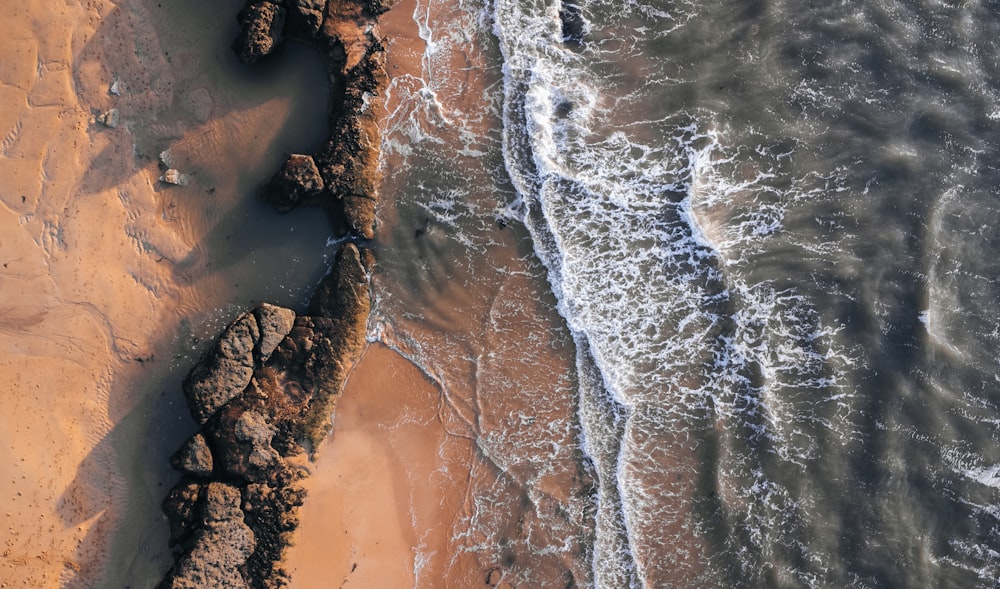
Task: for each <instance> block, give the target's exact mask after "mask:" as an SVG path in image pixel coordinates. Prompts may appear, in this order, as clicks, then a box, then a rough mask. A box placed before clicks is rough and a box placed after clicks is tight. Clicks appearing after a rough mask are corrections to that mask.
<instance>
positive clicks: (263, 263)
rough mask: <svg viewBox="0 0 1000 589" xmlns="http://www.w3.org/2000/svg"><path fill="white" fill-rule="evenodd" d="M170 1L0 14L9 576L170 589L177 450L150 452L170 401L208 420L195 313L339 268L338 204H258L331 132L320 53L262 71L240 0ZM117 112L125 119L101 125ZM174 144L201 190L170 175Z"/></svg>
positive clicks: (184, 430) (212, 315) (0, 334)
mask: <svg viewBox="0 0 1000 589" xmlns="http://www.w3.org/2000/svg"><path fill="white" fill-rule="evenodd" d="M160 4H162V5H164V6H166V8H161V7H159V6H158V4H157V2H155V1H153V0H126V1H124V2H111V1H110V0H67V1H66V2H55V3H53V2H47V1H43V0H26V1H25V2H8V3H5V5H4V9H3V13H4V18H3V19H0V55H3V56H4V57H3V59H2V60H0V105H3V106H2V107H0V390H2V391H3V393H2V394H3V409H4V410H3V411H2V412H0V503H2V505H3V507H2V508H0V510H2V513H3V518H2V522H3V523H2V524H0V586H3V587H31V588H46V587H95V586H122V585H124V584H126V583H129V584H132V586H134V587H138V586H146V587H151V586H153V585H154V584H155V583H156V581H157V580H158V579H156V578H154V577H156V575H158V574H159V573H161V572H162V570H163V568H164V567H165V566H167V564H169V558H168V554H167V553H166V541H165V540H166V531H165V526H164V524H163V523H162V517H160V515H159V513H158V512H159V506H158V504H159V501H160V500H161V499H162V493H164V492H165V490H166V488H167V487H168V485H163V486H162V487H160V486H159V485H161V484H163V482H164V481H165V480H167V479H166V478H165V477H168V476H169V475H166V474H164V473H163V472H162V468H161V465H163V466H165V465H166V459H167V455H168V453H169V451H166V452H164V454H163V455H162V456H157V457H155V459H147V456H145V455H144V454H143V452H144V451H145V449H144V447H145V445H146V444H145V438H144V436H145V435H146V432H147V431H148V430H149V424H151V423H154V422H155V420H156V419H158V418H160V416H157V415H152V414H150V408H151V407H152V406H153V405H152V402H151V401H149V399H150V398H155V396H156V395H158V394H162V395H164V396H165V397H171V396H172V398H173V400H172V401H171V404H173V405H174V406H175V407H174V409H173V413H171V414H170V415H169V416H164V417H169V418H170V419H173V420H179V421H177V424H178V425H176V426H172V427H170V428H168V429H169V430H170V431H168V432H167V433H166V434H164V435H169V436H173V437H176V438H182V437H183V436H184V435H187V434H188V433H190V431H189V430H190V428H191V425H190V423H189V422H187V421H185V420H186V417H183V415H184V408H183V406H182V405H183V404H182V402H181V401H180V391H179V389H178V388H176V381H177V379H178V378H179V377H180V375H182V374H183V373H184V372H185V371H186V370H188V369H189V368H190V365H191V364H192V363H193V361H194V358H193V357H191V356H193V355H195V354H197V351H198V350H199V349H200V348H199V347H198V345H193V346H192V344H191V342H181V344H183V345H182V346H180V347H181V350H180V356H179V360H178V361H177V362H174V363H171V362H170V361H169V359H170V358H171V357H172V356H175V355H177V352H178V350H177V347H178V344H176V343H174V341H173V338H174V337H175V334H176V333H177V332H178V330H179V327H180V325H181V323H182V321H186V322H188V323H189V324H190V326H191V331H192V332H193V333H197V334H199V335H201V334H202V332H214V331H216V329H215V327H216V325H206V324H207V323H209V322H212V323H215V324H224V323H225V322H226V321H228V320H229V319H230V318H231V317H232V315H233V310H232V307H231V306H236V305H239V306H243V305H245V304H246V303H248V302H249V301H248V300H243V299H250V298H257V299H258V300H259V299H264V298H267V299H268V300H272V301H277V302H283V303H284V304H289V303H293V302H295V301H298V300H300V299H302V298H303V297H304V296H307V291H308V289H309V287H310V286H311V284H312V283H314V281H315V280H316V278H318V277H319V275H321V273H322V272H323V261H322V255H323V245H322V244H323V242H324V240H325V232H326V229H325V221H324V220H323V219H322V218H321V216H319V215H312V216H311V218H315V221H310V220H309V219H310V216H309V215H306V216H299V217H297V218H296V219H292V218H291V217H281V218H280V219H279V218H277V215H271V214H270V213H269V212H268V213H267V215H268V216H267V219H269V221H268V222H267V223H268V224H267V231H262V230H261V227H260V226H258V225H255V223H259V221H256V220H255V219H256V218H257V217H260V216H261V215H262V213H260V214H258V213H254V214H255V215H257V217H254V216H253V215H250V214H249V213H244V212H241V211H243V210H245V209H247V208H252V207H253V205H254V204H255V203H254V200H253V195H252V193H253V191H254V188H255V186H256V185H257V184H259V183H260V182H263V181H264V180H266V178H267V177H268V176H270V174H271V173H272V170H274V169H276V168H277V166H278V165H279V164H280V162H281V160H282V158H283V156H284V153H285V152H288V151H290V150H292V149H296V150H302V149H310V148H311V147H312V146H313V144H314V143H315V142H318V141H319V140H321V139H322V136H323V134H324V133H325V130H323V129H321V128H318V127H319V126H317V125H316V124H315V122H316V121H317V120H323V119H324V115H325V96H323V95H322V93H319V92H316V90H315V88H316V87H317V86H319V87H322V80H323V72H322V68H321V66H320V65H319V62H318V60H316V59H313V60H312V61H311V62H310V63H311V65H309V66H308V67H311V68H312V69H313V70H315V71H313V72H306V73H304V72H305V70H304V69H301V68H300V69H299V70H297V71H296V72H290V73H287V74H286V73H285V72H283V71H279V70H277V69H276V68H275V67H269V66H263V67H262V68H260V69H259V72H258V73H253V74H251V73H249V70H246V69H245V68H243V69H241V68H242V66H238V65H236V64H235V60H234V59H232V58H231V56H230V55H229V53H228V47H227V46H228V43H229V42H230V40H231V39H232V36H233V34H234V33H235V28H234V27H235V25H234V21H235V18H234V15H235V13H236V11H237V10H238V8H239V6H240V5H241V4H242V2H239V1H237V0H228V1H226V2H217V3H204V4H205V6H202V3H199V2H196V1H194V0H179V1H173V2H170V3H167V2H161V3H160ZM209 4H211V5H212V6H208V5H209ZM185 11H192V13H191V14H185ZM302 67H303V68H305V67H306V66H302ZM317 81H318V82H319V84H317V83H316V82H317ZM115 82H118V84H117V85H114V86H113V84H114V83H115ZM112 88H113V89H114V91H115V92H117V93H115V92H113V91H112ZM112 108H115V109H118V112H119V124H118V125H117V126H115V127H113V128H112V127H106V126H103V125H101V124H99V123H98V122H97V117H98V115H100V114H101V113H104V112H107V111H109V110H110V109H112ZM163 150H168V151H169V153H170V156H169V158H170V159H171V160H172V165H174V166H175V167H177V168H179V169H181V171H182V172H183V173H184V174H185V176H186V177H187V180H188V183H187V185H186V186H166V185H164V184H162V183H160V182H159V181H158V178H159V176H160V175H161V173H162V171H161V170H160V169H159V167H158V163H159V162H158V161H157V159H158V154H159V152H160V151H163ZM247 203H249V206H248V204H247ZM261 210H263V206H262V205H261ZM293 221H294V222H293ZM293 230H294V231H296V232H295V233H292V231H293ZM234 235H236V236H238V237H233V239H232V240H230V237H232V236H234ZM307 235H308V236H311V238H310V239H311V241H307V240H306V236H307ZM253 240H259V241H260V242H267V243H275V244H276V245H275V246H274V247H273V248H270V249H268V251H263V250H260V251H257V252H254V251H253V247H254V243H253ZM237 241H239V244H238V245H236V246H234V245H233V244H235V243H237ZM227 246H228V249H226V248H227ZM310 250H311V251H312V252H313V253H311V254H303V255H302V257H303V258H308V261H306V262H302V264H301V265H299V264H297V262H298V261H299V260H298V259H297V258H296V256H298V255H300V254H297V253H292V252H303V251H310ZM251 254H253V255H251ZM279 261H280V263H279ZM264 268H280V269H281V272H283V274H280V275H278V276H279V278H278V279H275V278H274V276H273V275H268V274H266V273H265V272H264V270H263V269H264ZM286 270H287V271H286ZM286 279H287V280H288V282H287V283H285V284H283V285H282V288H283V290H282V291H281V292H276V293H275V292H266V291H265V292H261V291H260V289H256V290H255V288H254V287H253V284H252V282H254V281H259V282H261V283H264V284H275V283H278V280H281V281H284V280H286ZM241 283H242V286H241ZM223 307H225V308H223ZM217 309H218V311H217ZM203 339H204V338H203ZM151 374H156V375H157V378H158V379H160V380H159V382H158V383H156V384H160V385H161V386H163V387H164V388H163V390H162V391H161V390H156V391H153V390H151V387H152V386H155V385H154V384H150V380H151V378H150V375H151ZM163 383H168V384H163ZM126 421H127V423H126ZM150 462H155V463H156V465H155V466H152V467H151V466H149V465H148V463H150ZM151 471H152V472H151ZM157 481H159V483H157ZM144 485H145V486H144ZM126 512H128V517H129V518H131V519H129V520H127V521H126V520H123V516H124V515H126ZM123 522H124V523H126V524H128V527H126V528H122V527H121V524H122V523H123ZM155 526H159V527H158V528H155ZM154 528H155V529H154ZM140 544H141V545H140ZM137 546H138V547H139V549H138V550H137Z"/></svg>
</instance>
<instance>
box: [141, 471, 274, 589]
mask: <svg viewBox="0 0 1000 589" xmlns="http://www.w3.org/2000/svg"><path fill="white" fill-rule="evenodd" d="M240 504H241V495H240V491H239V489H237V488H235V487H232V486H230V485H227V484H225V483H211V484H209V485H208V487H207V489H206V490H205V498H204V502H203V504H202V508H201V514H200V516H201V517H200V525H199V527H198V529H197V531H195V533H194V537H193V539H192V540H191V544H190V547H189V549H188V551H187V552H185V553H184V554H183V555H182V556H181V558H180V559H179V560H178V561H177V563H176V564H175V566H174V568H173V569H172V570H171V571H170V572H169V573H167V577H166V578H165V579H164V580H163V583H161V584H160V587H161V589H203V588H204V587H227V588H232V589H244V588H248V587H249V585H248V584H247V582H246V579H244V577H243V574H242V573H241V572H240V569H241V567H243V566H244V565H245V564H246V562H247V559H248V558H250V555H251V554H253V551H254V547H255V542H254V534H253V531H251V530H250V527H249V526H247V525H246V523H245V522H244V521H243V510H242V509H240Z"/></svg>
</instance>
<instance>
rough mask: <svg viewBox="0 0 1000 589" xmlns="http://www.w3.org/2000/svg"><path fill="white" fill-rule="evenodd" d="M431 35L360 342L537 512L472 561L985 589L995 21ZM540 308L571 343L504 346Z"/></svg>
mask: <svg viewBox="0 0 1000 589" xmlns="http://www.w3.org/2000/svg"><path fill="white" fill-rule="evenodd" d="M414 18H415V20H416V21H417V22H418V24H419V25H420V28H421V37H423V39H424V40H425V41H426V43H427V49H426V52H425V54H424V63H423V73H422V76H421V77H420V78H416V77H412V76H410V77H405V78H403V77H400V78H396V79H395V80H394V81H393V84H392V86H391V87H390V89H389V100H388V105H389V108H390V111H391V114H390V119H389V123H388V125H387V141H386V154H387V155H386V158H387V162H389V163H390V164H391V165H387V170H388V171H389V174H388V180H387V190H388V191H390V192H395V193H396V194H398V196H399V198H398V202H396V204H395V205H394V207H395V213H394V214H395V215H396V216H397V217H398V218H396V219H394V220H392V221H391V222H390V224H391V235H390V236H388V237H387V238H386V240H385V243H384V244H383V247H384V251H383V252H382V257H381V259H382V260H383V265H384V271H383V274H382V275H383V276H385V277H387V278H386V279H382V280H379V282H378V284H377V288H378V291H379V292H378V294H379V301H380V302H379V306H378V309H377V310H376V318H375V320H374V323H373V325H374V331H373V333H374V336H376V337H380V338H382V339H384V340H385V341H387V342H389V343H390V344H391V345H393V346H394V347H396V348H397V349H400V350H401V351H403V352H404V353H405V354H406V355H408V356H409V357H411V358H413V359H414V360H415V361H416V362H418V364H420V365H421V366H422V367H423V368H424V369H425V370H426V371H427V372H428V374H429V375H431V376H432V377H433V378H434V379H435V380H436V381H437V382H438V383H439V384H440V385H441V387H442V390H443V391H444V393H445V397H446V403H445V405H446V406H447V408H448V410H446V411H443V415H445V416H446V418H447V419H451V420H453V422H454V424H455V425H454V427H455V428H456V429H455V431H456V433H460V434H461V435H468V436H471V437H474V438H475V439H476V440H477V445H478V447H479V449H480V450H481V453H482V455H483V461H484V464H488V465H490V467H489V468H490V469H492V470H490V472H492V473H493V474H491V475H490V476H489V477H485V475H483V476H484V477H485V478H487V479H489V481H490V482H489V484H486V483H484V484H482V485H481V486H479V487H475V489H474V495H475V497H476V500H477V501H482V504H481V505H482V506H487V505H489V506H493V507H495V506H496V505H500V504H502V500H501V498H502V496H505V495H504V494H505V493H506V494H509V495H512V496H522V497H524V498H525V501H524V503H525V504H527V505H529V507H528V508H527V511H528V512H529V515H530V517H529V520H530V522H532V523H529V524H527V527H528V531H527V532H525V531H524V527H523V526H522V527H518V528H517V530H518V532H519V533H520V534H521V536H520V537H521V538H522V539H520V540H509V537H510V536H511V529H512V528H510V527H509V526H507V527H505V526H506V524H504V523H503V521H501V520H502V518H501V516H500V515H497V514H496V513H494V512H490V515H481V516H479V517H473V516H472V515H470V516H469V518H468V519H467V520H465V521H463V522H460V524H461V525H460V526H458V528H456V529H459V530H465V531H464V532H461V533H463V534H466V535H465V536H463V537H462V538H460V539H458V540H456V541H457V542H458V543H459V544H461V545H462V546H463V547H464V549H466V550H470V551H477V550H478V551H480V552H483V553H485V552H488V549H487V548H484V547H488V546H493V545H494V544H495V543H496V542H499V541H500V540H499V539H501V538H508V540H507V542H508V543H509V544H510V545H505V546H506V548H505V549H504V551H502V552H503V554H506V555H507V556H509V558H508V557H507V556H503V555H500V556H497V557H496V559H495V560H496V561H497V562H504V563H506V564H507V565H509V566H511V567H513V568H514V569H517V567H516V563H517V562H520V560H519V559H527V561H528V562H536V561H532V560H531V558H532V557H534V558H536V559H543V558H544V557H546V556H551V555H557V556H558V558H556V561H557V562H559V563H560V564H559V566H560V567H562V568H563V569H564V571H565V573H564V576H568V577H572V582H575V583H577V584H579V585H583V586H598V587H640V586H645V587H665V586H692V587H715V586H718V587H732V586H759V587H786V586H787V587H845V586H851V587H990V586H997V585H998V584H1000V582H998V581H997V579H998V578H1000V495H998V493H1000V445H998V442H1000V440H998V437H1000V366H998V360H997V351H998V350H1000V328H998V325H1000V323H998V320H997V316H998V312H1000V286H998V285H997V279H996V277H997V276H998V272H997V270H998V268H997V265H998V259H1000V257H998V256H996V255H995V253H994V252H995V251H996V249H995V248H997V247H998V246H1000V235H998V232H997V229H996V228H997V226H998V223H1000V206H998V196H1000V195H998V189H997V186H998V185H1000V167H998V164H996V163H995V162H996V161H997V155H998V148H1000V145H998V140H1000V133H998V131H1000V71H998V68H1000V65H998V64H1000V57H998V45H997V41H996V40H997V39H998V38H1000V3H996V2H986V1H976V0H970V1H967V2H930V1H925V2H919V1H901V0H873V1H871V2H865V3H860V2H840V3H836V2H815V1H806V2H789V1H787V0H773V1H771V2H759V1H758V2H736V1H705V2H660V3H646V2H637V1H631V0H629V1H625V2H622V0H581V1H578V2H575V3H574V4H560V3H559V2H558V0H555V1H547V0H495V2H494V3H487V4H478V3H476V2H472V3H471V4H470V3H469V2H459V3H455V2H447V1H440V2H438V1H433V2H432V1H431V0H420V1H419V2H418V5H417V9H416V12H415V13H414ZM396 164H402V165H399V166H397V165H396ZM498 218H499V219H500V220H501V222H500V225H501V226H504V225H505V224H506V221H505V220H506V219H510V220H511V223H512V224H511V225H510V227H508V228H505V229H504V228H500V229H498V228H497V226H496V221H497V219H498ZM521 222H523V226H524V227H526V228H527V234H525V233H524V231H523V229H522V227H521V225H520V223H521ZM505 252H506V253H505ZM511 252H513V253H511ZM539 263H540V264H541V265H539ZM401 277H407V278H406V279H405V280H404V279H402V278H401ZM532 285H533V286H532ZM515 287H516V288H515ZM546 289H549V291H550V292H548V291H547V290H546ZM553 294H554V296H553ZM525 306H534V307H538V308H540V309H542V310H544V309H552V308H555V309H557V310H558V314H559V316H558V317H557V316H554V315H553V316H552V318H551V321H549V323H551V325H549V324H548V323H546V322H544V321H543V322H541V323H539V324H535V325H531V324H516V329H513V328H511V329H507V328H508V327H510V325H511V324H510V317H513V316H516V315H517V312H518V309H521V308H523V307H525ZM542 315H543V316H544V313H543V314H542ZM506 331H511V333H506ZM525 375H527V376H525ZM529 377H530V378H529ZM463 391H464V392H463ZM463 395H464V396H463ZM512 395H513V396H516V399H515V400H514V401H511V399H512ZM515 401H516V406H514V404H515ZM484 468H485V467H484ZM567 473H573V474H571V475H568V474H567ZM475 476H476V475H475V473H474V478H475ZM560 485H562V487H560ZM558 488H563V489H568V491H567V492H566V493H563V494H561V493H560V492H559V491H558V490H554V489H558ZM477 505H479V504H477ZM494 511H496V510H495V509H494ZM469 530H471V531H469ZM532 530H534V531H532ZM514 535H515V536H516V535H517V534H514ZM469 538H472V539H469ZM511 555H513V556H511ZM504 558H506V560H503V559H504ZM537 562H541V561H537ZM549 564H551V563H549ZM532 566H533V565H532ZM539 566H540V565H539ZM533 570H535V569H532V568H531V566H528V565H525V566H524V568H522V569H519V572H518V573H517V574H518V575H520V577H516V576H515V577H512V579H515V580H517V579H520V581H521V582H527V583H529V584H531V583H532V581H533V580H534V581H536V582H537V581H538V577H535V576H533V574H535V573H533V572H532V571H533ZM541 584H542V585H546V586H549V583H541Z"/></svg>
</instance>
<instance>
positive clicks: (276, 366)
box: [160, 243, 372, 589]
mask: <svg viewBox="0 0 1000 589" xmlns="http://www.w3.org/2000/svg"><path fill="white" fill-rule="evenodd" d="M371 262H372V260H371V257H370V256H369V255H368V253H367V252H366V251H364V250H361V249H359V248H358V247H356V246H355V245H354V244H351V243H347V244H345V245H344V246H343V247H342V248H341V249H340V251H339V252H338V254H337V258H336V261H335V263H334V266H333V269H332V270H331V272H330V273H329V274H328V275H327V276H326V277H325V278H324V279H323V282H322V283H321V284H320V287H319V288H318V289H317V291H316V295H315V296H314V298H313V300H312V302H311V304H310V310H309V315H296V314H295V312H294V311H292V310H290V309H285V308H281V307H276V306H274V305H268V304H263V305H261V306H259V307H257V308H255V309H253V310H251V311H248V312H245V313H243V314H241V315H240V316H239V317H237V318H236V319H235V320H234V321H233V322H232V323H230V325H229V326H228V327H227V328H226V329H225V331H223V333H222V334H221V335H220V336H219V337H218V339H217V340H216V342H215V345H214V346H213V347H212V348H211V349H210V350H209V351H208V352H207V353H206V354H205V356H204V357H203V358H202V359H201V361H200V362H199V363H198V365H197V366H195V368H194V369H193V370H192V371H191V373H190V375H189V376H188V378H187V379H186V381H185V382H184V393H185V397H186V399H187V402H188V406H189V407H190V409H191V414H192V415H193V416H194V417H195V419H196V420H198V421H199V422H200V423H201V424H202V429H201V431H199V432H198V433H196V434H195V435H194V436H193V437H192V438H191V439H190V440H189V441H187V442H186V443H185V444H184V445H183V446H182V447H181V449H180V450H179V451H178V452H177V454H176V455H175V456H174V459H173V460H172V463H173V465H174V467H175V468H176V469H177V470H179V471H180V472H181V473H182V475H183V478H182V479H181V481H180V483H178V484H177V485H176V486H175V487H174V488H173V489H171V490H170V492H169V493H168V495H167V498H166V500H165V501H164V511H165V513H166V514H167V517H168V519H169V520H170V528H171V538H170V543H171V545H172V546H177V547H179V549H180V552H179V553H178V555H177V559H176V562H175V565H174V567H173V568H172V569H171V571H170V572H169V573H168V574H167V576H166V578H165V579H164V580H163V582H162V583H161V584H160V587H161V588H162V589H194V588H196V587H197V588H201V587H240V588H243V587H248V588H264V587H266V588H273V587H284V586H286V585H287V574H286V572H285V571H284V570H283V569H282V568H281V566H280V560H281V555H282V552H283V550H284V548H285V547H286V546H287V545H288V541H289V539H290V534H291V533H292V532H293V531H294V530H295V528H296V527H297V526H298V518H297V515H296V511H297V509H298V507H299V506H301V505H302V502H303V500H304V498H305V492H304V491H303V489H302V488H301V486H300V485H299V481H301V480H302V478H303V477H304V476H305V471H304V470H303V469H301V468H300V467H298V466H296V465H294V464H293V461H291V460H290V459H292V458H294V457H296V456H301V455H303V454H304V453H305V452H306V451H307V450H309V449H311V448H315V447H316V445H318V444H319V442H320V441H322V439H323V438H324V437H325V436H326V434H327V433H328V430H329V427H330V425H329V424H330V421H329V416H330V414H331V413H332V412H333V409H334V406H335V405H336V400H337V397H338V395H339V394H340V391H341V389H342V387H343V384H344V381H345V380H346V379H347V375H348V373H349V371H350V369H351V367H352V366H353V365H354V364H355V363H356V362H357V360H358V359H359V357H360V356H361V352H362V351H363V349H364V345H365V332H366V322H367V319H368V313H369V311H370V308H371V299H370V295H369V273H370V270H371V267H370V264H371Z"/></svg>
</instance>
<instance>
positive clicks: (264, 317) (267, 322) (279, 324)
mask: <svg viewBox="0 0 1000 589" xmlns="http://www.w3.org/2000/svg"><path fill="white" fill-rule="evenodd" d="M314 168H315V166H314ZM253 313H254V316H255V317H256V318H257V326H258V328H259V329H260V342H258V344H257V356H258V358H260V361H261V362H266V361H267V359H268V358H270V357H271V353H272V352H273V351H274V349H275V348H277V347H278V344H280V343H281V340H283V339H285V336H286V335H288V332H289V331H291V330H292V326H293V325H295V311H292V310H291V309H286V308H284V307H279V306H277V305H270V304H268V303H263V304H261V305H260V306H258V307H257V308H256V309H254V312H253Z"/></svg>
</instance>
